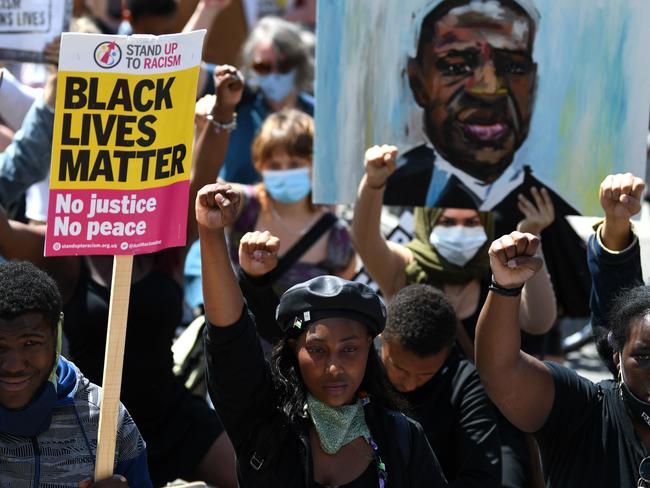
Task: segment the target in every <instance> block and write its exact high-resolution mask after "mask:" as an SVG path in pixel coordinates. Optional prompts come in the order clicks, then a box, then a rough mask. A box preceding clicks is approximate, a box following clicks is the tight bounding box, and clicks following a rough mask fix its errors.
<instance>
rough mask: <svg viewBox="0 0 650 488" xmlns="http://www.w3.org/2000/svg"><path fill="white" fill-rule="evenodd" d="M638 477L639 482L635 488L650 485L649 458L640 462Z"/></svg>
mask: <svg viewBox="0 0 650 488" xmlns="http://www.w3.org/2000/svg"><path fill="white" fill-rule="evenodd" d="M639 476H640V478H639V481H637V483H636V484H637V486H639V487H645V486H648V485H647V484H646V483H650V456H648V457H646V458H643V460H641V464H639Z"/></svg>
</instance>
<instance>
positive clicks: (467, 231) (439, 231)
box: [429, 225, 487, 268]
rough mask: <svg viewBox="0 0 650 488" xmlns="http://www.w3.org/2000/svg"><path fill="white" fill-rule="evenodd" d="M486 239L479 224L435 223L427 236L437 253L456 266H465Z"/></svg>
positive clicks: (483, 230)
mask: <svg viewBox="0 0 650 488" xmlns="http://www.w3.org/2000/svg"><path fill="white" fill-rule="evenodd" d="M486 241H487V235H486V234H485V229H483V227H481V226H476V227H465V226H462V225H456V226H453V227H445V226H442V225H437V226H435V227H434V228H433V231H432V232H431V235H430V236H429V243H430V244H431V245H432V246H433V247H435V248H436V250H437V251H438V253H440V255H441V256H442V257H443V258H445V259H446V260H447V261H449V262H450V263H452V264H455V265H456V266H460V267H461V268H462V267H463V266H465V265H466V264H467V263H468V262H469V261H470V260H471V259H472V258H473V257H474V256H476V253H477V252H478V250H479V249H481V247H482V246H483V244H485V242H486Z"/></svg>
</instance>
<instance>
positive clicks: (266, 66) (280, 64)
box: [253, 59, 296, 76]
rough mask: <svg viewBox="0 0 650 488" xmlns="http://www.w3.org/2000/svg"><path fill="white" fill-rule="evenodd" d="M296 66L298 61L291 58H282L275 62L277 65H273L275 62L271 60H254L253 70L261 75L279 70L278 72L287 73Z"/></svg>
mask: <svg viewBox="0 0 650 488" xmlns="http://www.w3.org/2000/svg"><path fill="white" fill-rule="evenodd" d="M295 67H296V63H295V61H294V60H291V59H280V60H278V61H277V62H276V63H275V65H273V63H271V62H270V61H254V62H253V70H254V71H255V73H257V74H258V75H260V76H266V75H270V74H271V73H273V71H277V72H278V73H280V74H283V75H285V74H287V73H289V72H290V71H291V70H292V69H293V68H295Z"/></svg>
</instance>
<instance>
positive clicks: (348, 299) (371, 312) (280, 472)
mask: <svg viewBox="0 0 650 488" xmlns="http://www.w3.org/2000/svg"><path fill="white" fill-rule="evenodd" d="M240 201H241V199H240V195H239V194H238V193H237V192H235V191H234V190H232V188H230V187H229V186H228V185H220V184H216V185H208V186H206V187H204V188H203V189H202V190H201V191H200V192H199V195H198V197H197V203H196V217H197V222H198V224H199V234H200V238H201V263H202V267H203V269H202V271H203V273H202V275H203V294H204V303H205V309H206V317H207V319H208V321H209V322H210V323H211V324H212V325H210V326H209V327H207V328H206V334H205V339H206V352H207V357H208V381H209V388H210V395H211V397H212V400H213V402H214V404H215V406H216V408H217V410H218V412H219V414H220V415H221V417H222V420H223V422H224V425H225V427H226V430H227V432H228V433H229V435H230V436H231V438H232V440H233V444H234V445H235V450H236V452H237V456H238V475H239V479H240V483H241V485H242V486H243V487H256V488H259V487H267V486H268V487H278V486H282V487H288V488H291V487H301V488H302V487H319V486H346V487H364V488H365V487H372V488H375V487H379V488H384V487H386V488H387V487H403V486H411V487H420V486H421V487H425V486H426V487H443V486H446V481H445V480H444V477H443V476H442V474H441V470H440V468H439V466H438V462H437V460H436V458H435V456H434V454H433V452H432V451H431V447H430V446H429V444H428V442H427V440H426V437H425V436H424V434H423V432H422V429H421V427H420V426H419V425H418V424H417V423H415V422H413V421H412V420H410V419H408V418H407V417H405V416H403V415H402V414H399V413H397V412H395V411H394V410H392V408H393V407H394V405H395V403H394V401H393V400H392V398H393V397H392V395H391V392H392V389H391V388H390V385H389V383H388V381H387V378H386V376H385V374H384V373H383V371H382V369H381V367H380V364H379V359H378V357H377V354H376V352H374V349H373V347H372V338H373V337H374V336H376V335H377V333H379V332H380V331H381V330H382V329H383V325H384V321H385V309H384V306H383V304H382V302H381V300H380V299H379V298H378V296H377V295H376V294H375V293H374V292H373V291H372V290H371V289H370V288H368V287H366V286H365V285H361V284H359V283H353V282H349V281H346V280H343V279H341V278H337V277H334V276H322V277H318V278H314V279H313V280H310V281H308V282H305V283H302V284H299V285H296V286H295V287H293V288H291V289H290V290H288V291H287V292H286V293H285V294H284V295H283V296H282V299H281V301H280V305H279V307H278V312H277V318H278V325H279V326H280V327H281V328H282V329H283V330H284V338H283V339H282V340H281V341H280V343H279V344H278V346H277V347H276V349H275V350H274V352H273V356H272V360H271V364H270V365H269V364H268V363H266V362H265V360H264V356H263V353H262V350H261V347H260V343H259V339H258V338H257V335H256V332H255V324H254V322H253V319H252V317H251V316H250V314H249V313H248V311H247V309H246V307H245V304H244V300H243V298H242V295H241V291H240V289H239V286H238V283H237V279H236V277H235V275H234V273H233V271H232V267H231V264H230V260H229V257H228V251H227V247H226V242H225V238H224V230H223V229H224V227H225V226H227V225H230V224H231V223H232V222H233V221H234V218H235V215H236V213H237V210H238V206H239V203H240ZM271 259H273V258H272V257H271Z"/></svg>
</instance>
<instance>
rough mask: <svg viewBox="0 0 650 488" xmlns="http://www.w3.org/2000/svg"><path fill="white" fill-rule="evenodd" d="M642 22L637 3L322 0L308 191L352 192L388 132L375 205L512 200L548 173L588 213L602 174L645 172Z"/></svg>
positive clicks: (508, 203) (490, 204)
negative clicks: (391, 149) (387, 171)
mask: <svg viewBox="0 0 650 488" xmlns="http://www.w3.org/2000/svg"><path fill="white" fill-rule="evenodd" d="M648 25H650V2H648V1H647V0H626V1H624V2H621V1H620V0H563V1H561V2H560V1H557V0H400V1H393V0H355V1H353V2H351V1H346V0H330V1H328V2H321V3H319V13H318V26H319V29H318V45H319V46H327V49H319V50H318V52H317V56H318V58H317V66H318V72H317V83H316V96H317V103H316V105H317V106H316V126H317V133H316V145H315V176H314V182H315V189H314V201H315V202H317V203H327V204H332V203H350V202H352V201H354V198H355V194H356V189H357V186H358V183H359V181H360V179H361V176H362V175H363V155H364V151H365V149H366V148H367V147H369V146H371V145H374V144H394V145H396V146H398V148H399V151H400V152H399V156H398V161H397V163H398V169H397V170H396V171H395V172H394V173H393V174H392V175H391V177H390V179H389V180H388V183H387V187H386V191H385V197H384V202H385V203H386V204H390V205H407V206H423V205H424V206H432V207H433V206H436V207H469V208H478V209H481V210H497V211H503V212H508V211H509V209H511V208H512V209H514V210H515V211H516V208H517V196H518V195H519V194H528V195H529V193H530V189H531V188H533V187H539V186H546V187H547V188H549V190H550V191H551V196H552V198H553V201H554V203H555V204H556V213H557V214H558V215H566V214H572V213H576V212H580V213H584V214H590V215H597V214H599V213H600V206H599V204H598V196H597V189H598V186H599V184H600V182H601V181H602V179H603V178H604V177H605V176H606V175H607V174H610V173H616V172H626V171H631V172H633V173H635V174H637V175H641V176H643V175H645V161H646V134H647V130H648V112H649V107H650V89H648V87H650V50H649V46H650V29H648V28H647V26H648Z"/></svg>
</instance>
